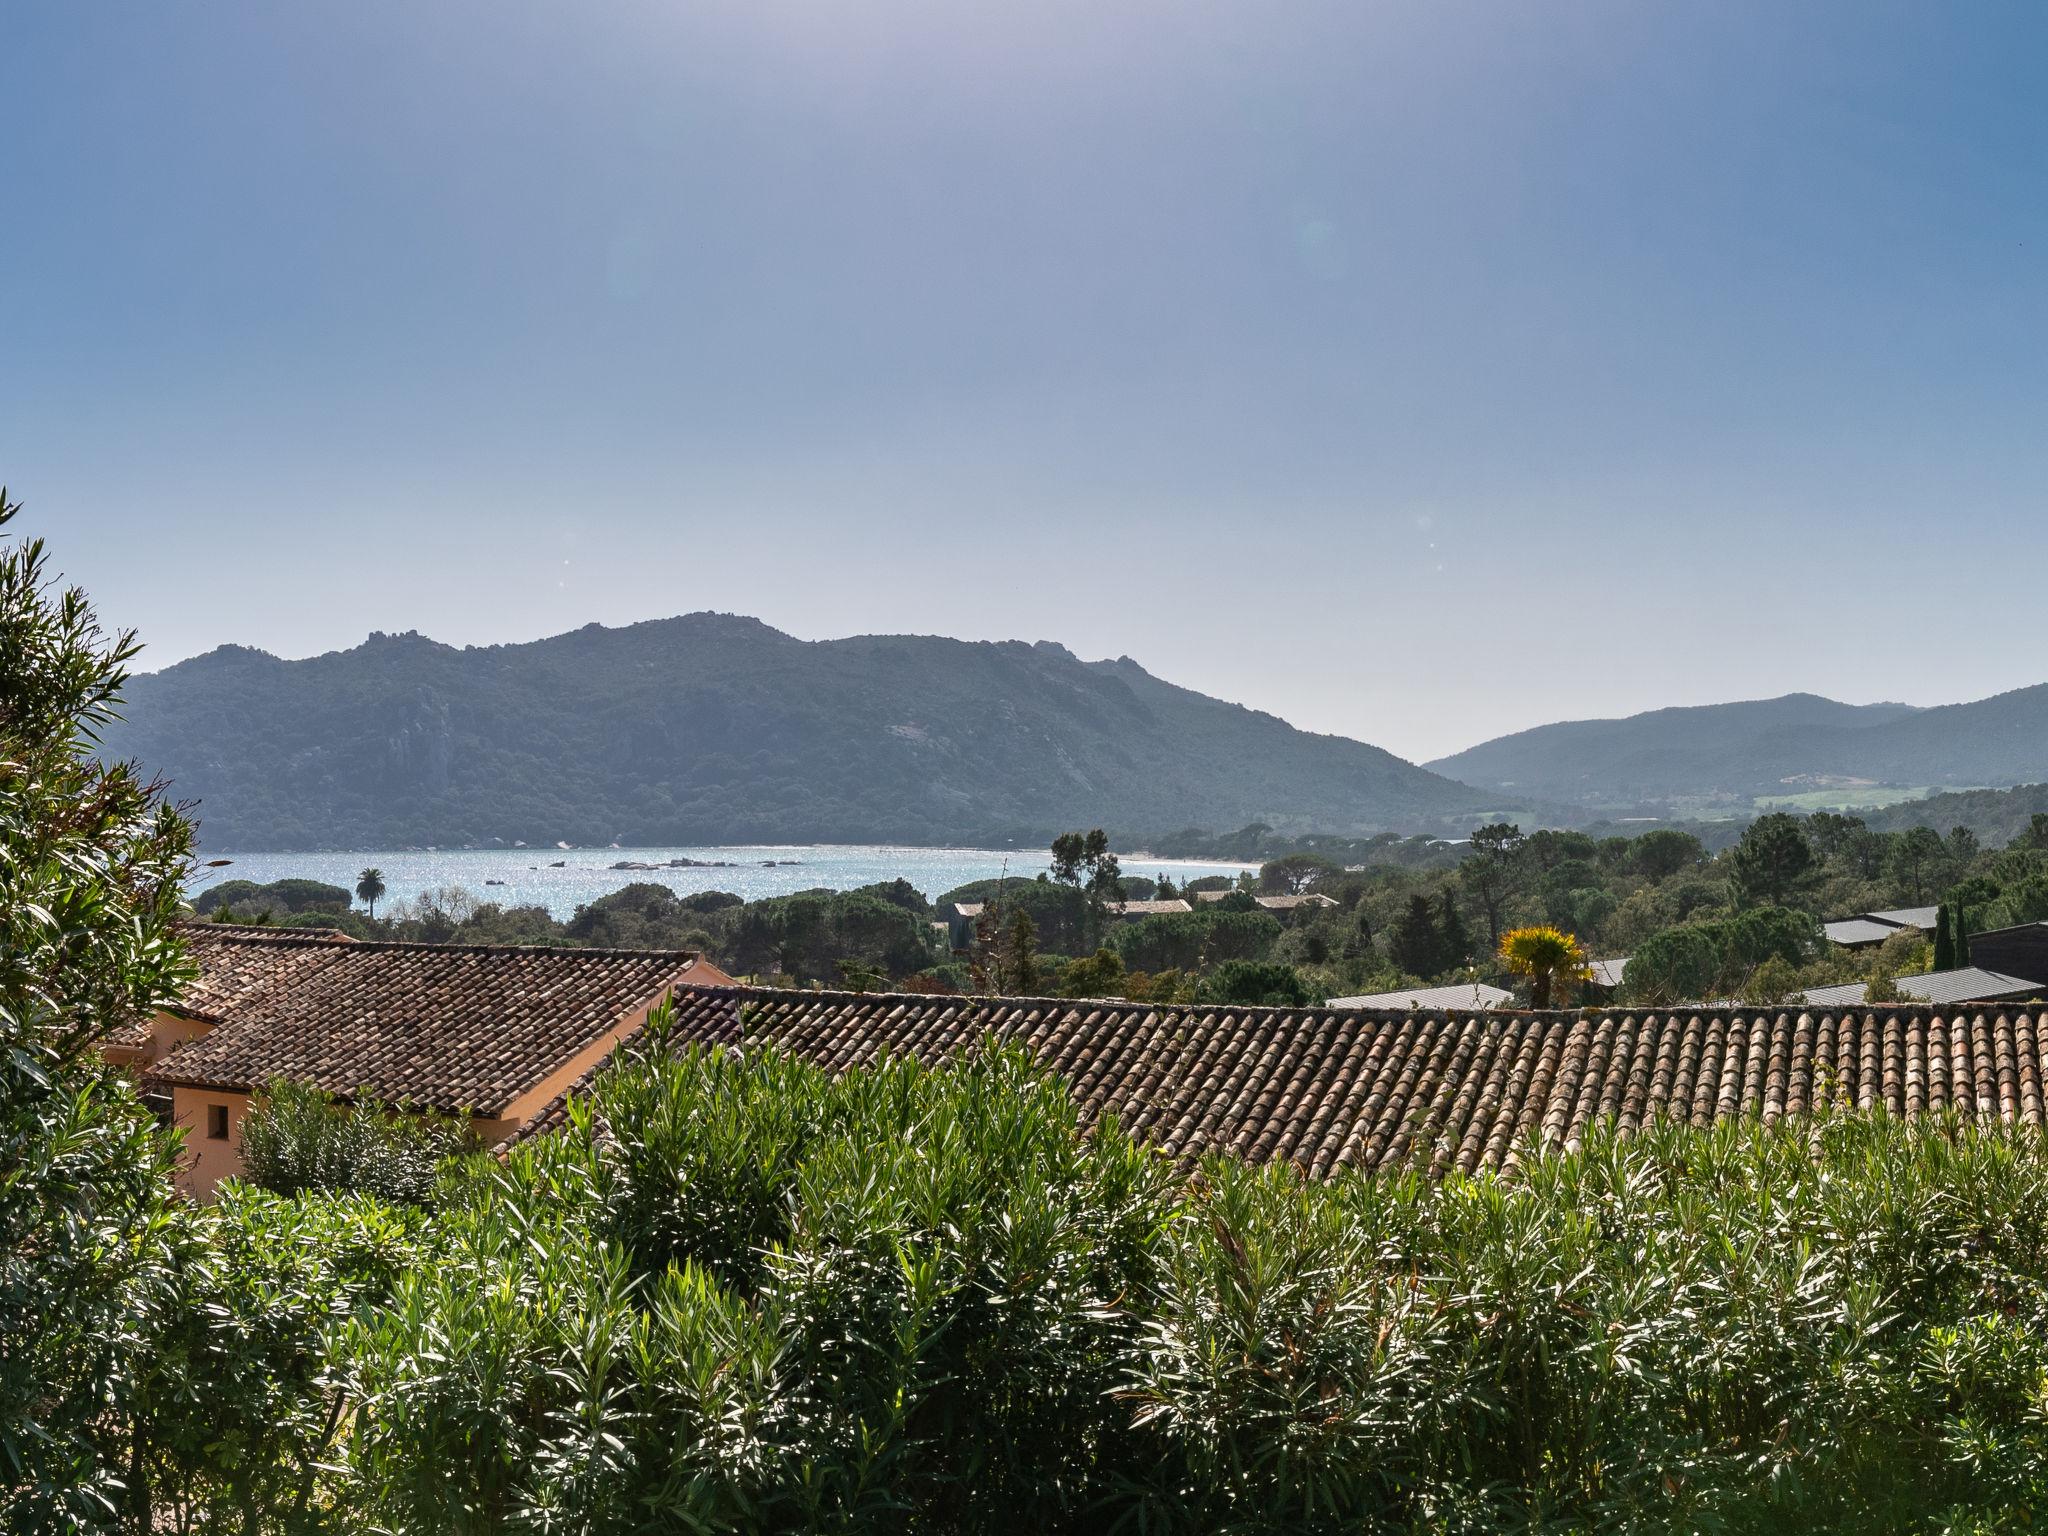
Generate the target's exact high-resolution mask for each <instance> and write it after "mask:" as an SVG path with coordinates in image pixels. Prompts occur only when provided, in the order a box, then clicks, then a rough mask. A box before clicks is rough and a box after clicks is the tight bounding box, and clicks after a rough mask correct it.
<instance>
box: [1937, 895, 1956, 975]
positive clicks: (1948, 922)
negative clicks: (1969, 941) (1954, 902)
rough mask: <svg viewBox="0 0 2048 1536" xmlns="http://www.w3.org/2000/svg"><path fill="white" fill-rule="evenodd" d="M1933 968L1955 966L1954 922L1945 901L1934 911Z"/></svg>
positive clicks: (1950, 968)
mask: <svg viewBox="0 0 2048 1536" xmlns="http://www.w3.org/2000/svg"><path fill="white" fill-rule="evenodd" d="M1934 968H1935V969H1936V970H1937V971H1952V970H1954V969H1955V968H1956V932H1955V924H1954V919H1953V918H1951V917H1950V915H1949V910H1948V903H1947V902H1945V901H1944V902H1943V903H1942V904H1941V905H1940V906H1939V907H1937V908H1935V911H1934Z"/></svg>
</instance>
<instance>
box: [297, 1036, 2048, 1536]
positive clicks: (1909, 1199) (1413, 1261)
mask: <svg viewBox="0 0 2048 1536" xmlns="http://www.w3.org/2000/svg"><path fill="white" fill-rule="evenodd" d="M436 1225H437V1230H438V1231H439V1233H440V1241H441V1242H442V1243H443V1244H444V1247H443V1249H442V1250H441V1252H440V1257H439V1258H438V1259H437V1262H435V1263H434V1264H433V1265H431V1266H426V1267H422V1268H419V1269H416V1270H414V1271H412V1272H409V1273H407V1274H405V1275H403V1276H401V1277H400V1278H399V1279H398V1281H397V1282H396V1284H395V1287H394V1289H393V1292H392V1299H391V1302H390V1304H389V1305H388V1306H384V1307H381V1308H378V1309H374V1310H373V1311H371V1312H368V1313H365V1314H362V1315H360V1316H359V1317H358V1319H357V1320H356V1321H355V1322H354V1323H352V1324H351V1327H350V1330H349V1332H348V1333H347V1335H346V1342H345V1344H344V1347H343V1354H344V1355H345V1357H346V1359H345V1364H344V1366H343V1370H344V1372H345V1374H346V1375H347V1377H348V1380H349V1382H350V1388H349V1390H350V1392H351V1393H352V1394H353V1395H352V1399H351V1400H352V1402H353V1403H355V1404H356V1405H357V1406H356V1408H355V1409H354V1410H353V1412H354V1417H353V1419H352V1421H351V1422H352V1425H353V1429H352V1432H351V1435H350V1437H349V1439H348V1444H347V1447H346V1451H347V1456H346V1462H345V1466H346V1472H345V1474H344V1475H343V1476H342V1483H343V1484H344V1486H343V1488H342V1489H341V1491H339V1492H337V1493H336V1495H335V1507H337V1508H344V1507H347V1508H355V1509H358V1510H360V1511H361V1512H362V1513H363V1514H364V1517H365V1518H366V1519H368V1520H370V1521H371V1522H372V1524H373V1525H375V1526H376V1527H377V1528H381V1529H390V1530H447V1531H457V1532H463V1531H477V1532H481V1531H486V1530H491V1531H496V1530H536V1531H538V1530H561V1529H577V1530H612V1529H641V1528H647V1529H679V1530H744V1531H768V1530H782V1529H804V1530H833V1531H849V1532H854V1531H859V1532H865V1531H885V1530H886V1531H900V1530H911V1531H929V1532H963V1533H964V1532H1000V1531H1007V1530H1045V1531H1093V1530H1104V1529H1119V1530H1130V1531H1146V1532H1183V1531H1184V1532H1208V1531H1224V1532H1233V1533H1265V1532H1273V1533H1278V1532H1283V1531H1286V1532H1294V1531H1333V1532H1334V1531H1388V1532H1394V1531H1443V1532H1450V1531H1460V1532H1474V1533H1477V1532H1492V1531H1502V1530H1517V1531H1521V1530H1545V1531H1560V1532H1561V1531H1580V1530H1613V1531H1666V1530H1693V1529H1702V1530H1704V1529H1722V1530H1731V1531H1756V1532H1763V1531H1775V1530H1785V1529H1811V1530H1840V1531H1850V1530H1855V1531H1892V1530H1896V1531H1906V1530H1920V1529H1928V1528H1948V1529H1965V1528H1967V1529H1979V1530H1992V1529H2006V1528H2010V1529H2026V1528H2028V1526H2027V1523H2026V1522H2027V1521H2028V1519H2030V1518H2031V1516H2032V1512H2033V1511H2035V1510H2037V1509H2039V1508H2041V1507H2043V1501H2044V1500H2048V1487H2044V1486H2043V1484H2044V1481H2048V1479H2044V1476H2043V1470H2042V1469H2043V1468H2044V1467H2048V1342H2044V1341H2048V1154H2044V1149H2043V1146H2042V1144H2041V1141H2040V1138H2039V1137H2038V1135H2036V1134H2034V1133H2031V1132H2018V1131H2004V1130H1999V1129H1997V1128H1987V1127H1980V1126H1977V1125H1975V1124H1963V1123H1956V1122H1948V1121H1932V1120H1930V1121H1921V1122H1915V1123H1910V1124H1909V1123H1905V1122H1901V1121H1896V1120H1890V1119H1887V1118H1885V1117H1883V1116H1857V1115H1843V1116H1839V1117H1836V1118H1831V1119H1826V1120H1822V1121H1820V1122H1815V1123H1805V1124H1796V1125H1785V1126H1774V1127H1768V1128H1767V1127H1764V1126H1761V1125H1759V1124H1756V1123H1754V1122H1749V1123H1736V1124H1728V1125H1721V1126H1716V1127H1712V1128H1708V1129H1692V1128H1690V1127H1685V1126H1677V1125H1671V1124H1664V1123H1659V1124H1654V1125H1652V1126H1650V1127H1647V1128H1645V1129H1644V1130H1643V1131H1642V1132H1641V1133H1640V1134H1638V1135H1635V1136H1633V1137H1627V1138H1624V1137H1621V1136H1617V1135H1614V1134H1611V1133H1609V1132H1606V1131H1596V1132H1595V1133H1594V1134H1592V1135H1591V1136H1589V1138H1588V1139H1587V1141H1586V1142H1585V1144H1584V1145H1582V1146H1578V1147H1574V1148H1572V1149H1570V1150H1568V1151H1564V1150H1550V1151H1544V1150H1542V1149H1539V1148H1537V1147H1534V1146H1527V1147H1523V1148H1520V1149H1518V1155H1517V1158H1516V1161H1515V1163H1514V1165H1513V1167H1512V1170H1511V1171H1510V1172H1509V1173H1506V1174H1503V1175H1493V1174H1482V1175H1478V1176H1473V1177H1463V1176H1453V1177H1450V1178H1447V1179H1445V1180H1443V1181H1441V1182H1436V1183H1433V1182H1431V1181H1430V1180H1428V1179H1427V1178H1425V1177H1424V1176H1423V1175H1422V1174H1420V1173H1417V1172H1408V1173H1401V1174H1395V1175H1387V1176H1380V1177H1374V1178H1366V1177H1360V1176H1346V1177H1341V1178H1338V1179H1336V1180H1333V1181H1331V1182H1329V1183H1313V1182H1309V1181H1305V1180H1303V1179H1302V1178H1301V1177H1300V1176H1299V1175H1297V1174H1296V1173H1294V1172H1293V1171H1292V1170H1290V1169H1287V1168H1285V1167H1268V1168H1255V1167H1251V1166H1248V1165H1245V1164H1243V1163H1240V1162H1237V1161H1234V1160H1232V1159H1229V1158H1225V1157H1220V1156H1218V1157H1211V1158H1208V1159H1206V1160H1204V1161H1203V1162H1202V1163H1201V1164H1200V1165H1199V1166H1197V1167H1194V1168H1188V1167H1186V1166H1183V1165H1176V1164H1173V1163H1170V1162H1168V1161H1167V1160H1165V1159H1163V1158H1161V1157H1160V1156H1158V1155H1157V1154H1156V1153H1153V1152H1150V1151H1148V1150H1146V1149H1144V1148H1143V1147H1141V1146H1140V1145H1138V1144H1136V1143H1134V1142H1133V1141H1132V1140H1131V1139H1130V1138H1128V1137H1127V1136H1125V1135H1124V1134H1123V1133H1121V1132H1120V1131H1119V1130H1118V1129H1117V1128H1116V1127H1114V1126H1105V1127H1102V1128H1100V1129H1098V1130H1096V1131H1094V1132H1093V1133H1090V1132H1088V1131H1087V1130H1085V1129H1084V1128H1083V1127H1082V1126H1081V1124H1080V1123H1079V1119H1078V1116H1077V1113H1076V1111H1075V1108H1074V1106H1073V1104H1072V1102H1071V1100H1070V1099H1069V1097H1068V1095H1067V1094H1066V1092H1065V1090H1064V1089H1063V1087H1062V1086H1061V1085H1059V1084H1058V1083H1057V1082H1055V1081H1052V1080H1050V1079H1048V1078H1046V1077H1045V1076H1043V1075H1042V1074H1040V1073H1039V1072H1038V1071H1036V1070H1035V1069H1034V1068H1033V1067H1032V1066H1031V1064H1030V1063H1029V1062H1028V1061H1027V1060H1026V1059H1025V1058H1023V1057H1021V1056H1018V1055H1015V1054H1012V1053H1009V1052H1006V1051H1003V1050H1000V1049H996V1048H993V1047H987V1048H984V1049H983V1050H982V1051H980V1052H978V1053H976V1054H974V1055H973V1056H972V1057H970V1058H969V1059H966V1060H963V1061H960V1062H957V1063H954V1064H952V1065H950V1066H944V1067H938V1068H928V1067H920V1066H918V1065H916V1064H914V1063H911V1062H907V1061H887V1062H881V1063H878V1064H876V1065H874V1066H871V1067H867V1068H862V1069H857V1070H854V1071H850V1072H847V1073H845V1074H844V1075H842V1076H840V1077H837V1078H833V1077H831V1076H829V1075H828V1074H826V1073H824V1072H822V1071H819V1070H818V1069H816V1068H814V1067H811V1066H809V1065H806V1064H803V1063H800V1062H793V1061H790V1060H787V1059H783V1058H780V1057H778V1056H775V1055H774V1054H773V1053H765V1052H764V1053H756V1054H753V1055H748V1056H741V1055H739V1054H736V1053H733V1052H730V1051H710V1050H703V1049H699V1048H694V1047H692V1048H683V1049H676V1050H673V1051H670V1052H667V1053H656V1054H655V1056H654V1058H653V1059H649V1060H644V1061H641V1062H638V1063H635V1064H632V1065H630V1066H627V1067H625V1068H623V1069H621V1070H619V1071H617V1072H615V1073H614V1074H612V1075H611V1076H610V1077H608V1078H607V1079H605V1080H604V1081H603V1082H602V1083H601V1085H600V1087H599V1088H598V1090H597V1093H596V1096H595V1102H594V1103H591V1104H587V1105H579V1106H578V1108H577V1111H576V1113H575V1114H574V1115H573V1116H572V1121H571V1124H570V1126H569V1128H568V1130H567V1131H566V1132H565V1133H563V1134H562V1135H560V1136H558V1137H554V1138H550V1139H547V1140H544V1141H543V1142H541V1143H539V1144H537V1145H532V1146H528V1147H525V1148H522V1149H520V1150H519V1151H517V1152H516V1153H514V1154H513V1155H512V1156H511V1157H510V1158H509V1159H508V1160H507V1161H506V1163H505V1164H504V1165H503V1166H502V1167H499V1166H495V1165H491V1166H488V1167H487V1166H484V1165H481V1164H471V1165H469V1173H468V1175H467V1182H466V1184H465V1185H464V1188H463V1191H462V1193H461V1194H460V1196H459V1198H457V1199H456V1200H454V1201H453V1203H452V1204H451V1205H449V1206H448V1207H447V1208H445V1209H444V1210H443V1211H442V1212H441V1213H440V1215H439V1216H438V1217H437V1218H436Z"/></svg>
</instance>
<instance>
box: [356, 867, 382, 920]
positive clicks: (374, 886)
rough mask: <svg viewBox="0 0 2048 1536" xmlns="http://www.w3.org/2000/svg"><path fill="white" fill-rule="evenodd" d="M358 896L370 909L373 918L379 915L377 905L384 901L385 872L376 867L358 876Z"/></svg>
mask: <svg viewBox="0 0 2048 1536" xmlns="http://www.w3.org/2000/svg"><path fill="white" fill-rule="evenodd" d="M356 896H357V897H358V898H359V899H360V900H361V901H362V902H363V903H364V904H365V905H366V906H368V907H369V909H370V916H371V917H372V918H374V917H376V915H377V903H378V902H380V901H382V900H383V899H384V871H383V870H381V869H378V868H377V867H376V866H375V865H372V866H371V867H370V868H368V869H366V870H364V871H363V872H362V873H361V874H359V875H357V876H356Z"/></svg>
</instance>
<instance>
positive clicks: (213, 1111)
mask: <svg viewBox="0 0 2048 1536" xmlns="http://www.w3.org/2000/svg"><path fill="white" fill-rule="evenodd" d="M206 1139H207V1140H208V1141H226V1140H227V1139H228V1107H227V1105H225V1104H209V1105H207V1106H206Z"/></svg>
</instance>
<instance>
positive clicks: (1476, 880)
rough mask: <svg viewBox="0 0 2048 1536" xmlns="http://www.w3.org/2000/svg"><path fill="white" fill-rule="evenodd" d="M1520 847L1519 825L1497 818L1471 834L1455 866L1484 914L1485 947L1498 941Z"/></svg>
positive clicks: (1493, 946)
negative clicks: (1463, 857) (1460, 860)
mask: <svg viewBox="0 0 2048 1536" xmlns="http://www.w3.org/2000/svg"><path fill="white" fill-rule="evenodd" d="M1521 850H1522V829H1521V828H1520V827H1518V826H1516V825H1514V824H1513V823H1512V822H1506V821H1497V822H1494V823H1493V824H1492V825H1491V826H1485V827H1481V828H1480V829H1479V830H1478V831H1476V832H1474V833H1473V834H1472V845H1471V848H1470V850H1469V851H1468V852H1467V853H1466V855H1465V860H1464V862H1463V863H1461V864H1460V865H1459V866H1458V879H1459V881H1460V882H1461V883H1462V884H1463V885H1464V887H1465V889H1466V890H1468V891H1470V892H1471V893H1472V898H1473V900H1475V901H1477V902H1478V903H1479V910H1480V911H1482V912H1484V913H1485V914H1486V943H1487V947H1488V948H1490V949H1491V948H1497V947H1499V944H1500V929H1501V920H1502V917H1503V915H1504V913H1505V911H1506V908H1507V903H1508V898H1509V897H1510V896H1512V895H1513V894H1514V888H1515V869H1516V864H1517V860H1518V858H1519V856H1520V854H1521Z"/></svg>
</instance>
